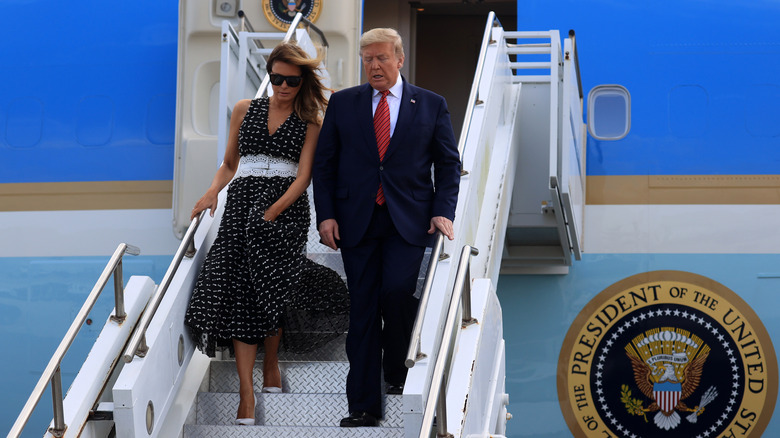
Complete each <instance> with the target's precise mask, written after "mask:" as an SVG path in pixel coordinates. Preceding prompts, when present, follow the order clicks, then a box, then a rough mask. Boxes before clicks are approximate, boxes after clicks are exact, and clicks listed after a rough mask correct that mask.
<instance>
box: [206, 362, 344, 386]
mask: <svg viewBox="0 0 780 438" xmlns="http://www.w3.org/2000/svg"><path fill="white" fill-rule="evenodd" d="M279 371H280V372H281V373H282V390H283V391H284V392H286V393H344V392H346V379H347V372H348V371H349V363H348V362H291V361H279ZM253 376H254V383H255V392H256V393H260V391H261V389H262V386H263V364H262V362H261V361H258V362H256V363H255V368H254V372H253ZM238 387H239V385H238V374H237V373H236V363H235V361H232V360H230V361H228V360H220V361H212V362H211V370H210V375H209V391H210V392H224V393H230V392H234V393H237V392H238Z"/></svg>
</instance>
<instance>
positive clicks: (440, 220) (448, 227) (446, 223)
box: [320, 216, 455, 240]
mask: <svg viewBox="0 0 780 438" xmlns="http://www.w3.org/2000/svg"><path fill="white" fill-rule="evenodd" d="M323 223H324V222H323ZM437 229H438V230H439V231H441V232H442V234H444V235H445V236H447V237H448V238H449V239H450V240H452V239H454V238H455V233H454V231H453V230H452V221H451V220H449V219H447V218H446V217H444V216H435V217H433V218H431V228H430V229H429V230H428V234H433V233H435V232H436V230H437ZM320 234H322V232H320Z"/></svg>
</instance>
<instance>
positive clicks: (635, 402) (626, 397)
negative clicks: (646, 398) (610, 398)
mask: <svg viewBox="0 0 780 438" xmlns="http://www.w3.org/2000/svg"><path fill="white" fill-rule="evenodd" d="M620 401H622V402H623V405H625V407H626V410H627V411H628V413H629V414H631V415H641V416H642V417H644V418H645V423H647V422H648V421H647V415H645V410H644V406H643V403H642V401H641V400H639V399H636V398H631V390H630V389H629V388H628V385H622V386H621V387H620Z"/></svg>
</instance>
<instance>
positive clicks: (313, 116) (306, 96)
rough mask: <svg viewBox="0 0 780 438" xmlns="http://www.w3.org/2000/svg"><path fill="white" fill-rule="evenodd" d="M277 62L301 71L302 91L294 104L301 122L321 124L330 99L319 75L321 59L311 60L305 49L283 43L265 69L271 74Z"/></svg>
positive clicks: (269, 59) (294, 109)
mask: <svg viewBox="0 0 780 438" xmlns="http://www.w3.org/2000/svg"><path fill="white" fill-rule="evenodd" d="M276 61H281V62H285V63H287V64H290V65H295V66H297V67H299V68H300V69H301V77H302V78H303V79H302V80H301V85H300V87H301V89H300V90H299V91H298V95H297V96H295V101H294V102H293V111H295V114H297V115H298V117H300V118H301V120H303V121H305V122H307V123H314V124H317V125H319V124H320V116H321V114H323V113H324V112H325V107H327V106H328V99H326V98H325V86H323V85H322V82H321V81H320V80H321V78H320V76H319V75H318V74H317V69H318V68H319V66H320V62H321V58H319V57H318V58H316V59H314V58H311V57H310V56H309V55H308V54H307V53H306V52H305V51H304V50H303V49H301V48H300V47H298V46H297V45H296V44H295V43H282V44H279V45H278V46H276V48H274V50H273V51H272V52H271V55H269V56H268V63H267V64H266V66H265V69H266V70H267V71H268V73H269V74H270V73H271V69H273V67H274V63H275V62H276Z"/></svg>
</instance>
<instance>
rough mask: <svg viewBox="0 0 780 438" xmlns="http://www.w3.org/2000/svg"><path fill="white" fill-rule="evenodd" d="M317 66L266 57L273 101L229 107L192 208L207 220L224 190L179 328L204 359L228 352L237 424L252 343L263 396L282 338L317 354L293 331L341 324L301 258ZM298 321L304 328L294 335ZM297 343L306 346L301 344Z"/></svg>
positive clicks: (291, 54)
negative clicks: (223, 142)
mask: <svg viewBox="0 0 780 438" xmlns="http://www.w3.org/2000/svg"><path fill="white" fill-rule="evenodd" d="M318 64H319V61H318V60H313V59H311V58H309V57H307V55H306V53H305V52H304V51H303V50H301V49H300V48H299V47H297V46H296V45H294V44H291V43H286V44H282V45H280V46H278V47H277V48H275V49H274V51H273V52H272V53H271V55H270V57H269V59H268V65H267V69H268V73H269V75H270V79H271V84H272V87H273V95H272V96H271V97H269V98H259V99H254V100H248V99H245V100H242V101H240V102H238V103H237V104H236V105H235V108H234V110H233V113H232V116H231V120H230V135H229V139H228V144H227V150H226V151H225V159H224V162H223V163H222V165H221V166H220V168H219V169H218V170H217V173H216V175H215V176H214V180H213V181H212V183H211V187H210V188H209V189H208V190H207V191H206V194H204V195H203V197H202V198H200V199H199V200H198V202H197V203H196V204H195V208H193V210H192V217H193V218H194V217H195V216H196V215H197V214H199V213H200V212H201V211H203V210H205V209H207V208H208V209H210V210H211V214H212V216H213V214H214V210H215V209H216V208H217V195H218V194H219V192H220V190H222V189H223V188H224V187H225V185H227V184H228V183H230V187H229V188H228V196H227V202H226V205H225V212H224V214H223V217H222V222H221V223H220V226H219V233H218V235H217V238H216V240H215V241H214V244H213V245H212V247H211V250H210V251H209V253H208V255H207V257H206V260H205V262H204V265H203V268H202V270H201V272H200V275H199V277H198V281H197V283H196V286H195V289H194V290H193V293H192V297H191V299H190V304H189V307H188V309H187V314H186V317H185V324H186V325H187V327H188V328H189V330H190V332H191V334H192V336H193V339H194V340H195V342H196V344H197V345H198V348H199V349H201V350H202V351H203V352H205V353H206V354H208V355H209V356H214V353H215V350H216V349H218V348H225V347H227V348H229V349H232V350H233V352H234V353H235V358H236V368H237V371H238V375H239V382H240V388H239V395H240V402H239V407H238V413H237V420H236V422H237V423H238V424H254V411H255V397H254V384H253V378H252V370H253V368H254V363H255V359H256V357H257V346H258V344H259V343H260V342H261V341H262V342H263V344H264V349H265V354H264V359H263V391H264V392H281V388H282V381H281V375H280V372H279V367H278V357H277V351H278V348H279V344H280V342H281V341H282V336H283V335H284V336H285V338H284V345H285V346H286V347H288V349H291V350H293V351H300V350H305V349H310V348H313V347H315V346H317V345H312V344H311V341H312V339H317V340H320V341H323V340H325V338H323V337H321V336H320V337H317V336H314V337H312V336H309V335H300V332H301V331H305V330H306V329H309V331H311V332H317V333H322V332H330V333H333V334H334V335H338V333H340V332H343V331H344V330H345V328H346V325H347V321H346V319H347V313H348V306H349V304H348V302H349V298H348V294H347V291H346V286H345V285H344V282H343V281H342V280H341V278H340V277H339V276H338V275H337V274H336V273H335V272H334V271H332V270H330V269H328V268H326V267H324V266H321V265H318V264H316V263H314V262H312V261H311V260H309V259H307V258H306V254H305V249H306V240H307V233H308V229H309V224H310V216H309V215H310V209H309V199H308V196H307V194H306V188H307V187H308V185H309V182H310V179H311V168H312V161H313V159H314V150H315V148H316V144H317V136H318V135H319V129H320V128H319V123H320V115H321V114H322V112H323V110H324V108H325V106H326V105H327V100H326V98H325V96H324V93H323V91H324V88H323V86H322V84H321V83H320V81H319V78H318V77H317V75H316V73H315V70H316V68H317V66H318ZM239 164H240V165H239ZM234 176H235V178H234ZM231 180H232V181H231ZM302 314H303V315H302ZM301 321H304V322H305V323H306V324H307V325H309V327H303V328H302V327H300V322H301ZM288 324H296V326H295V331H296V332H298V336H297V337H292V336H287V331H290V332H291V334H292V332H293V330H288V327H287V326H288ZM304 340H305V341H306V342H308V343H309V345H302V342H300V341H304ZM327 340H329V339H327ZM315 344H316V343H315Z"/></svg>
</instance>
